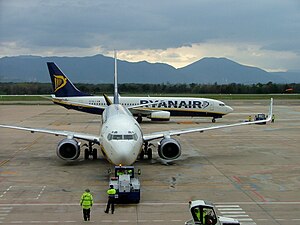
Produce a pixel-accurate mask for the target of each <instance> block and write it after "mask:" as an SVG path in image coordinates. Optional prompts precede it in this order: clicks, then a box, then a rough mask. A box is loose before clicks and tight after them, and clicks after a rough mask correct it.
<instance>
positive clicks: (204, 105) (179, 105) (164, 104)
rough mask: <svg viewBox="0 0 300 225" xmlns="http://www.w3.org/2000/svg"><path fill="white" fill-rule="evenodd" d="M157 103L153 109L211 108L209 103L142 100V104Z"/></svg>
mask: <svg viewBox="0 0 300 225" xmlns="http://www.w3.org/2000/svg"><path fill="white" fill-rule="evenodd" d="M147 103H155V104H153V105H152V107H157V108H186V109H205V108H207V107H208V106H209V102H208V101H202V102H201V101H177V100H175V101H172V100H168V101H163V102H161V101H160V100H144V99H141V100H140V104H147Z"/></svg>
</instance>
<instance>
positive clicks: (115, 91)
mask: <svg viewBox="0 0 300 225" xmlns="http://www.w3.org/2000/svg"><path fill="white" fill-rule="evenodd" d="M117 69H118V68H117V52H116V51H115V75H114V104H119V93H118V70H117Z"/></svg>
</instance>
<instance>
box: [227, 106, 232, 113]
mask: <svg viewBox="0 0 300 225" xmlns="http://www.w3.org/2000/svg"><path fill="white" fill-rule="evenodd" d="M226 107H227V112H228V113H231V112H233V108H231V107H230V106H228V105H227V106H226Z"/></svg>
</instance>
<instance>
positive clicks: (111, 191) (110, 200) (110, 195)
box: [105, 185, 117, 214]
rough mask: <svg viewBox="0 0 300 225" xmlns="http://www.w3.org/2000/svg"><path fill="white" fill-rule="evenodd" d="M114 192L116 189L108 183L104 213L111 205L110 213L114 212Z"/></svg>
mask: <svg viewBox="0 0 300 225" xmlns="http://www.w3.org/2000/svg"><path fill="white" fill-rule="evenodd" d="M116 193H117V191H116V189H114V186H113V185H110V188H109V189H108V190H107V195H108V201H107V205H106V210H105V213H108V212H109V208H110V205H111V213H112V214H114V211H115V197H116Z"/></svg>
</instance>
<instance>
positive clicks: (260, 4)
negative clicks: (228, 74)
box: [0, 0, 300, 71]
mask: <svg viewBox="0 0 300 225" xmlns="http://www.w3.org/2000/svg"><path fill="white" fill-rule="evenodd" d="M114 49H117V50H118V56H119V58H120V59H124V60H127V61H142V60H146V61H149V62H163V63H168V64H170V65H173V66H174V67H176V68H178V67H183V66H185V65H188V64H190V63H192V62H195V61H197V60H199V59H201V58H203V57H227V58H229V59H232V60H234V61H236V62H239V63H241V64H245V65H252V66H257V67H260V68H263V69H265V70H267V71H286V70H292V71H295V70H297V71H300V1H299V0H252V1H249V0H185V1H183V0H151V1H146V0H144V1H143V0H126V1H125V0H26V1H25V0H0V57H4V56H16V55H40V56H91V55H95V54H99V53H100V54H104V55H107V56H112V55H113V53H112V52H113V50H114Z"/></svg>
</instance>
